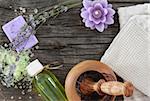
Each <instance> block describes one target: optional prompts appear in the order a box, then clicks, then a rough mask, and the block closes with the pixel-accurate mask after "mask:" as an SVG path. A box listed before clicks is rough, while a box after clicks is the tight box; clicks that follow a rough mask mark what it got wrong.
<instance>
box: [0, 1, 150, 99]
mask: <svg viewBox="0 0 150 101" xmlns="http://www.w3.org/2000/svg"><path fill="white" fill-rule="evenodd" d="M60 1H62V0H0V25H1V26H2V25H4V24H5V23H6V22H8V21H10V20H11V19H13V18H14V17H16V15H15V14H14V9H15V8H18V7H25V8H27V9H29V8H31V9H33V8H44V7H47V6H49V5H53V4H54V3H56V4H57V3H58V2H60ZM109 1H110V3H112V4H113V7H114V8H115V9H116V10H117V8H118V7H121V6H129V5H134V4H140V3H145V2H149V0H109ZM79 14H80V8H79V7H78V8H75V9H71V10H69V11H68V12H67V13H64V14H62V15H60V16H59V17H57V18H56V19H49V20H48V21H47V22H46V23H45V24H44V25H43V26H42V27H41V28H40V29H39V30H38V31H37V34H36V36H37V38H38V40H39V44H38V45H39V50H35V51H34V53H35V57H34V58H38V59H39V60H40V61H41V62H42V63H44V64H46V63H49V62H53V61H58V62H62V63H63V64H64V67H63V68H61V69H60V70H57V71H53V72H54V73H55V74H56V76H57V77H58V78H59V80H60V81H61V83H62V84H64V81H65V77H66V75H67V73H68V71H69V70H70V69H71V68H72V66H73V65H75V64H77V63H79V62H80V61H83V60H87V59H94V60H99V59H100V58H101V56H102V55H103V54H104V52H105V50H106V49H107V48H108V46H109V45H110V43H111V42H112V40H113V38H114V37H115V36H116V35H117V33H118V31H119V23H118V15H117V14H116V15H115V24H114V25H112V26H109V28H108V29H107V30H105V31H104V32H103V33H99V32H97V31H96V30H93V31H92V30H90V29H88V28H85V27H84V25H83V23H82V22H81V18H80V16H79ZM0 34H1V35H0V43H1V44H3V43H4V42H8V39H7V38H6V36H5V35H4V34H3V31H2V30H1V29H0ZM12 97H14V99H13V100H11V98H12ZM0 101H40V97H38V96H37V95H35V94H33V93H31V94H27V95H25V96H24V95H21V94H20V90H16V89H13V88H10V89H7V88H5V87H2V86H0Z"/></svg>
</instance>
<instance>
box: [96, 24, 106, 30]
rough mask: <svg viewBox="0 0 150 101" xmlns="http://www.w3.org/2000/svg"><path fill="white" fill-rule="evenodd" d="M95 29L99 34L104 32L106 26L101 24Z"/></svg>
mask: <svg viewBox="0 0 150 101" xmlns="http://www.w3.org/2000/svg"><path fill="white" fill-rule="evenodd" d="M95 28H96V29H97V30H98V31H99V32H103V31H104V28H105V27H104V24H103V23H100V24H98V25H95Z"/></svg>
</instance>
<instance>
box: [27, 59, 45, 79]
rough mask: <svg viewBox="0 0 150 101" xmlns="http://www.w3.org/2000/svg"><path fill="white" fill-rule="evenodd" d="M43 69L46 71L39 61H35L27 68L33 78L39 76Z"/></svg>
mask: <svg viewBox="0 0 150 101" xmlns="http://www.w3.org/2000/svg"><path fill="white" fill-rule="evenodd" d="M43 69H44V66H43V65H42V64H41V63H40V61H39V60H38V59H36V60H34V61H33V62H31V63H30V64H29V65H28V66H27V72H28V74H29V75H30V76H31V77H33V76H35V75H37V74H38V73H40V72H41V71H42V70H43Z"/></svg>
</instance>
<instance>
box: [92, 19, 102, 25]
mask: <svg viewBox="0 0 150 101" xmlns="http://www.w3.org/2000/svg"><path fill="white" fill-rule="evenodd" d="M92 21H93V22H94V23H95V24H99V23H100V22H101V19H95V18H93V19H92Z"/></svg>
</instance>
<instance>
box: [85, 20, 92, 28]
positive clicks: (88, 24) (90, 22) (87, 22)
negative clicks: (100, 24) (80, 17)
mask: <svg viewBox="0 0 150 101" xmlns="http://www.w3.org/2000/svg"><path fill="white" fill-rule="evenodd" d="M85 26H86V27H93V26H94V23H93V22H92V21H89V20H86V22H85Z"/></svg>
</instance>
